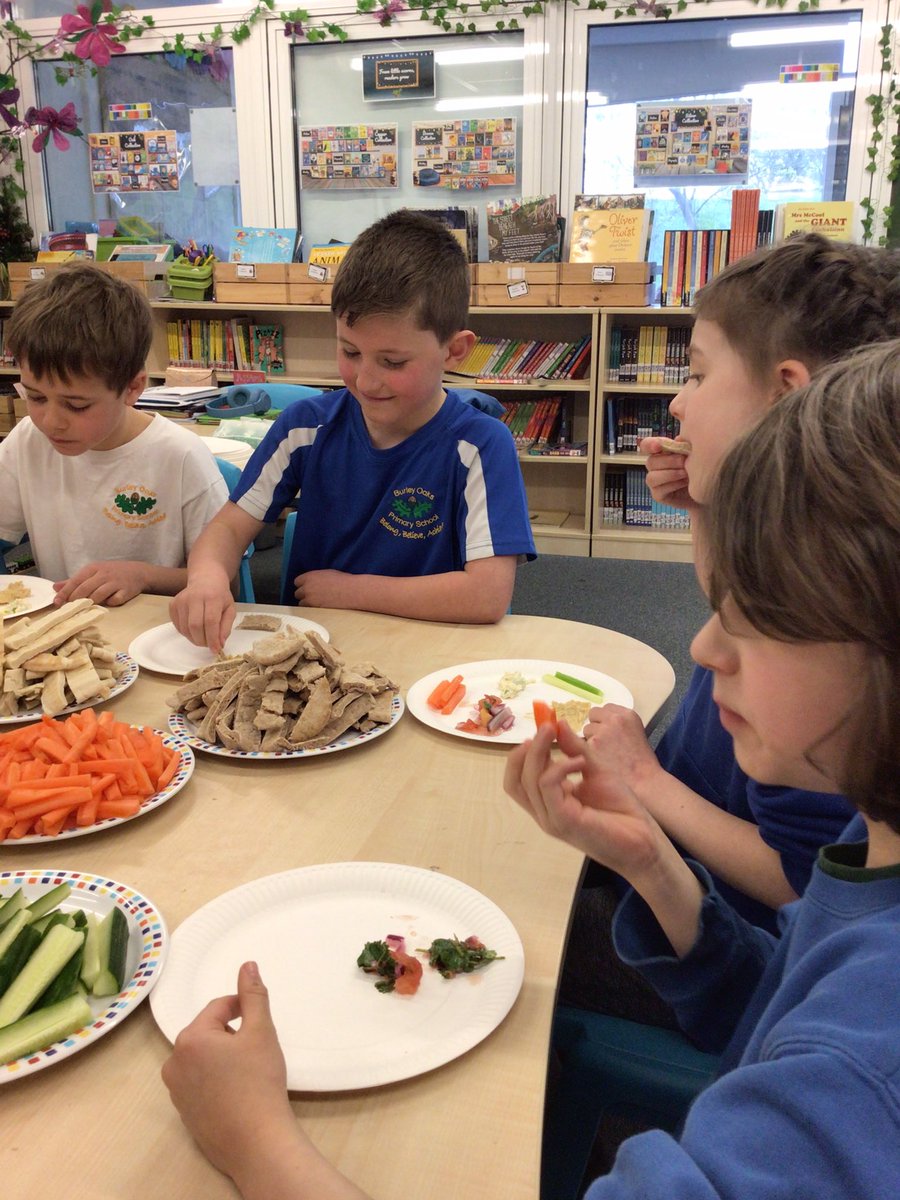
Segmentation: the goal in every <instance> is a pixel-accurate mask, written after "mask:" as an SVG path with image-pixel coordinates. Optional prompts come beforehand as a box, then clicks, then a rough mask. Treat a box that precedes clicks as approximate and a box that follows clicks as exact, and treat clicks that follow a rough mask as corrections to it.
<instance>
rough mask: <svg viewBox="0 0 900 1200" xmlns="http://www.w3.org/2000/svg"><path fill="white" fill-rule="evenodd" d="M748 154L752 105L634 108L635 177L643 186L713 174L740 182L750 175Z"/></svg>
mask: <svg viewBox="0 0 900 1200" xmlns="http://www.w3.org/2000/svg"><path fill="white" fill-rule="evenodd" d="M749 153H750V102H749V101H743V100H742V101H737V100H735V101H730V102H728V101H719V100H716V101H712V100H711V101H709V102H708V103H704V102H703V101H701V102H700V103H698V104H668V105H661V104H638V105H636V107H635V136H634V176H635V181H636V183H637V182H638V181H639V182H640V185H641V186H642V187H643V186H647V185H649V184H652V183H653V181H654V180H659V181H660V182H661V183H662V182H666V183H668V181H669V180H670V179H673V178H677V179H678V180H679V182H680V183H684V182H685V181H686V177H688V178H689V177H692V176H701V177H703V176H708V175H728V176H729V177H730V182H735V176H746V174H747V164H748V155H749ZM704 181H705V182H707V181H706V180H704Z"/></svg>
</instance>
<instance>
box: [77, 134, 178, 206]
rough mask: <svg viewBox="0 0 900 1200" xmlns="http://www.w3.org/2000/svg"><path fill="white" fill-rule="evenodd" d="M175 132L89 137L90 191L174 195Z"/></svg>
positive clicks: (176, 184)
mask: <svg viewBox="0 0 900 1200" xmlns="http://www.w3.org/2000/svg"><path fill="white" fill-rule="evenodd" d="M177 137H178V135H177V134H176V133H175V130H174V129H148V130H142V131H137V130H134V131H132V132H131V133H89V134H88V146H89V147H90V152H91V188H92V190H93V191H94V193H95V194H96V193H102V192H162V191H165V192H177V191H178V142H177Z"/></svg>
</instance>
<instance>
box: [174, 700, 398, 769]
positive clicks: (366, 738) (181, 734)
mask: <svg viewBox="0 0 900 1200" xmlns="http://www.w3.org/2000/svg"><path fill="white" fill-rule="evenodd" d="M403 709H404V704H403V700H402V699H401V697H400V696H395V697H394V699H393V702H392V703H391V719H390V722H389V723H388V724H387V725H375V726H373V728H372V729H370V730H369V731H368V732H367V733H361V732H360V731H359V730H358V729H350V730H348V731H347V732H346V733H342V734H341V736H340V737H339V738H335V739H334V741H333V742H329V743H328V745H327V746H320V747H319V748H318V749H315V750H229V749H228V748H227V747H226V746H220V745H218V744H216V743H213V742H205V741H204V740H203V738H201V737H198V736H197V731H196V728H195V727H194V726H193V725H192V724H191V722H190V721H189V720H188V719H187V718H186V717H185V715H184V713H180V712H178V713H174V712H173V713H169V728H170V729H171V730H172V732H173V733H174V734H175V736H176V737H177V738H179V739H180V740H181V741H182V742H186V743H187V745H189V746H193V748H194V749H195V750H201V751H202V752H203V753H204V754H219V755H221V756H222V757H223V758H253V759H257V760H259V759H271V760H272V761H276V760H279V759H285V758H310V757H311V756H314V755H316V754H334V753H335V752H336V751H338V750H350V749H351V748H352V747H353V746H361V745H362V744H363V742H371V741H372V739H373V738H377V737H381V736H382V735H383V734H385V733H388V732H389V731H390V730H391V729H393V728H394V726H395V725H396V724H397V722H398V721H399V720H400V718H401V717H402V716H403Z"/></svg>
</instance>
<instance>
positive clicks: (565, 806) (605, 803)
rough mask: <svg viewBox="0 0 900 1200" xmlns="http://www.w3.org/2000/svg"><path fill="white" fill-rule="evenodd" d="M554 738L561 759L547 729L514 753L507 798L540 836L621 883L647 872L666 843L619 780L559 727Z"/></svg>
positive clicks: (506, 778) (509, 765)
mask: <svg viewBox="0 0 900 1200" xmlns="http://www.w3.org/2000/svg"><path fill="white" fill-rule="evenodd" d="M557 737H558V740H559V746H560V749H561V750H562V751H563V753H564V754H566V755H567V756H568V757H566V758H560V759H557V760H553V759H552V758H551V754H550V750H551V746H552V741H553V730H552V727H551V726H550V725H542V726H541V727H540V728H539V729H538V731H537V733H536V734H535V736H534V739H533V740H531V741H526V742H525V743H524V744H523V745H522V746H517V747H516V749H515V750H513V752H512V753H511V754H510V756H509V758H508V759H507V764H506V774H505V776H504V779H503V786H504V788H505V789H506V791H507V793H508V794H509V795H510V796H512V798H513V799H514V800H515V801H516V802H517V803H518V804H521V806H522V807H523V808H524V809H525V811H526V812H528V813H530V814H531V815H532V816H533V817H534V819H535V820H536V821H537V823H538V825H540V827H541V829H543V830H544V831H545V833H549V834H551V835H552V836H553V837H557V838H560V839H561V840H562V841H564V842H568V843H569V845H571V846H574V847H575V848H576V849H578V850H580V851H581V852H582V853H583V854H587V855H588V856H589V857H590V858H593V859H595V860H596V861H597V862H599V863H600V864H602V865H603V866H605V867H609V868H610V869H611V870H613V871H616V872H617V873H618V874H619V875H622V876H623V877H624V878H625V879H627V880H631V879H633V878H635V877H636V876H639V875H641V874H642V873H645V872H647V871H648V870H652V868H653V867H654V866H655V864H656V862H657V860H658V858H659V853H660V848H661V845H662V844H665V843H667V841H668V839H666V837H665V835H664V834H663V833H662V830H661V829H660V828H659V826H658V825H657V824H656V822H655V821H654V820H653V818H652V817H651V816H650V814H649V813H648V812H647V810H646V809H645V808H644V806H643V805H642V804H641V803H640V801H639V800H638V799H637V797H636V796H635V794H634V793H633V792H632V791H631V789H630V788H628V787H627V786H626V785H625V784H624V783H623V782H622V780H621V779H620V778H619V776H618V774H616V773H614V772H612V771H609V770H607V769H606V767H605V766H604V765H603V764H602V762H601V759H600V757H599V756H598V755H597V753H596V751H595V750H594V749H593V748H592V747H591V745H590V744H589V743H587V742H584V741H582V739H581V738H580V737H578V736H577V735H576V734H575V733H573V732H572V730H571V729H570V728H569V726H568V725H567V724H566V723H565V722H564V721H561V722H560V724H559V731H558V733H557Z"/></svg>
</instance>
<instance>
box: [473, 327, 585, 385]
mask: <svg viewBox="0 0 900 1200" xmlns="http://www.w3.org/2000/svg"><path fill="white" fill-rule="evenodd" d="M590 361H591V338H590V335H589V334H586V335H585V336H584V337H582V338H579V339H578V340H577V341H574V342H568V341H562V342H541V341H536V340H534V339H523V338H502V337H479V338H478V340H477V341H476V343H475V345H474V346H473V347H472V349H471V350H470V351H469V353H468V354H467V355H466V357H465V358H464V359H463V361H462V362H461V363H460V365H459V366H458V367H457V368H456V374H457V375H466V376H470V377H473V378H476V379H582V378H583V377H584V375H585V373H586V372H587V369H588V367H589V366H590Z"/></svg>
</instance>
